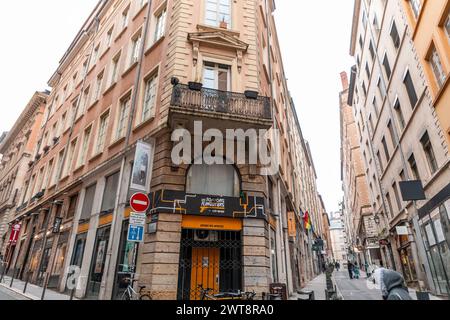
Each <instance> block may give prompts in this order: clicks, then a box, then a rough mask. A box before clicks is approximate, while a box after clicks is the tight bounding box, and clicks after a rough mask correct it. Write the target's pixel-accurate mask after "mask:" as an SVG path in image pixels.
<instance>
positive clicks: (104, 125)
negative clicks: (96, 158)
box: [95, 111, 109, 154]
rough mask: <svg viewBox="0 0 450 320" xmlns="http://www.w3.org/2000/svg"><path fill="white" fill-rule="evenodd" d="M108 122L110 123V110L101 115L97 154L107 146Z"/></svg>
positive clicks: (96, 145)
mask: <svg viewBox="0 0 450 320" xmlns="http://www.w3.org/2000/svg"><path fill="white" fill-rule="evenodd" d="M108 123H109V111H108V112H106V113H105V114H103V115H102V116H101V117H100V123H99V127H98V134H97V142H96V144H95V154H98V153H100V152H102V151H103V148H104V147H105V140H106V131H107V130H108Z"/></svg>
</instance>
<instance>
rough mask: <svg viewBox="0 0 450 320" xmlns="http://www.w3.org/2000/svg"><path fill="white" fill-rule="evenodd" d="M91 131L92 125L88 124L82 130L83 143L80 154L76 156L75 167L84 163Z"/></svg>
mask: <svg viewBox="0 0 450 320" xmlns="http://www.w3.org/2000/svg"><path fill="white" fill-rule="evenodd" d="M91 131H92V126H89V127H88V128H87V129H85V130H84V134H83V143H82V145H81V149H80V156H79V158H78V163H77V167H80V166H82V165H84V164H85V163H86V155H87V152H88V148H89V142H90V139H91Z"/></svg>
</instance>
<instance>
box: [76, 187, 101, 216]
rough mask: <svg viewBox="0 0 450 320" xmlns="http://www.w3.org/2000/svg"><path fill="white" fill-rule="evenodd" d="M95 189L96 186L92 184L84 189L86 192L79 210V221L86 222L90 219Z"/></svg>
mask: <svg viewBox="0 0 450 320" xmlns="http://www.w3.org/2000/svg"><path fill="white" fill-rule="evenodd" d="M96 188H97V184H94V185H92V186H90V187H87V188H86V191H85V193H84V201H83V207H82V209H81V216H80V220H81V221H86V220H89V219H90V218H91V215H92V208H93V205H94V198H95V190H96Z"/></svg>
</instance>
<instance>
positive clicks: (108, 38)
mask: <svg viewBox="0 0 450 320" xmlns="http://www.w3.org/2000/svg"><path fill="white" fill-rule="evenodd" d="M113 32H114V26H112V27H111V28H110V29H109V30H108V32H107V33H106V39H105V49H106V48H109V47H110V46H111V43H112V38H113Z"/></svg>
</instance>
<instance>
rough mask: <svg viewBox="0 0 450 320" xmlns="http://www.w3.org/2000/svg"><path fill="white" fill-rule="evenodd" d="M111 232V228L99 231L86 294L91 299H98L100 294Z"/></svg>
mask: <svg viewBox="0 0 450 320" xmlns="http://www.w3.org/2000/svg"><path fill="white" fill-rule="evenodd" d="M110 230H111V227H109V226H108V227H105V228H102V229H99V230H98V231H97V239H96V241H95V246H94V251H93V254H92V261H91V272H90V275H89V283H88V288H87V292H86V296H87V297H88V298H91V299H97V298H98V295H99V293H100V285H101V283H102V278H103V272H104V268H105V259H106V251H107V250H108V241H109V233H110Z"/></svg>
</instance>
